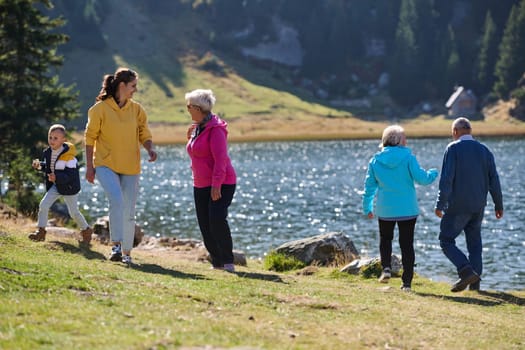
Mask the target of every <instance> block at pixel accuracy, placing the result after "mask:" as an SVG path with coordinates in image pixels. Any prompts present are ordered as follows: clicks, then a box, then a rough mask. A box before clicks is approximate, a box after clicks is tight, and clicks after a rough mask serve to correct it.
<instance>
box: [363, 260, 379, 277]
mask: <svg viewBox="0 0 525 350" xmlns="http://www.w3.org/2000/svg"><path fill="white" fill-rule="evenodd" d="M360 272H361V275H362V276H363V277H364V278H378V277H379V276H381V272H383V267H382V266H381V261H379V260H377V261H375V262H374V263H372V264H369V265H365V266H363V267H361V271H360Z"/></svg>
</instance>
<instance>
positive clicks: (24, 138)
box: [0, 0, 78, 190]
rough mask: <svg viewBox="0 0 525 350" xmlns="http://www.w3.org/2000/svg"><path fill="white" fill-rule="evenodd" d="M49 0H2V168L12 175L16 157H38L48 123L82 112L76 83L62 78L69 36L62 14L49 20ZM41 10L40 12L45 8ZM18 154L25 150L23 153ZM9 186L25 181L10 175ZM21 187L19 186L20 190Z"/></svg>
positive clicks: (0, 86)
mask: <svg viewBox="0 0 525 350" xmlns="http://www.w3.org/2000/svg"><path fill="white" fill-rule="evenodd" d="M45 8H48V9H50V8H52V4H51V1H49V0H0V23H1V27H0V77H1V78H0V148H1V149H2V152H0V171H1V172H2V173H3V174H8V173H9V168H10V162H11V160H12V159H15V158H16V159H18V161H19V162H20V161H21V159H24V158H26V159H27V170H28V171H31V170H32V169H31V165H30V157H34V156H36V155H38V156H40V152H38V153H37V149H38V147H39V143H42V142H45V141H46V140H47V130H48V128H49V126H50V124H52V123H55V122H57V121H59V120H68V119H72V118H74V117H76V116H77V115H78V102H77V99H76V94H74V93H72V87H63V86H62V85H61V84H59V82H58V77H57V76H56V70H57V69H58V68H59V67H60V66H61V65H62V62H63V58H62V57H61V56H58V55H57V54H56V49H57V47H58V45H60V44H63V43H65V42H66V40H67V37H66V36H65V35H63V34H60V33H57V32H56V30H57V28H59V27H61V26H62V25H63V24H64V20H63V19H62V18H57V19H50V18H49V17H46V16H44V14H43V13H42V10H43V9H45ZM41 9H42V10H41ZM20 152H21V153H22V154H20ZM10 182H11V184H20V186H22V185H23V184H22V183H20V182H19V181H17V179H10ZM17 190H18V189H17Z"/></svg>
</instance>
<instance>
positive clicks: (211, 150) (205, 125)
mask: <svg viewBox="0 0 525 350" xmlns="http://www.w3.org/2000/svg"><path fill="white" fill-rule="evenodd" d="M185 99H186V107H187V109H188V112H189V113H190V115H191V119H192V121H193V124H192V125H191V126H190V128H189V129H188V134H187V136H188V144H187V145H186V150H187V151H188V154H189V156H190V159H191V170H192V173H193V196H194V200H195V210H196V213H197V221H198V223H199V228H200V231H201V234H202V238H203V240H204V245H205V246H206V249H207V250H208V252H209V253H210V256H211V262H212V265H213V268H215V269H219V270H226V271H229V272H233V271H234V270H235V268H234V265H233V243H232V237H231V232H230V226H229V225H228V220H227V217H228V207H229V206H230V204H231V202H232V199H233V194H234V193H235V184H236V181H237V177H236V174H235V170H234V169H233V166H232V164H231V160H230V157H229V156H228V142H227V135H228V131H227V123H226V122H225V121H223V120H221V119H220V118H219V117H218V116H217V115H215V114H213V113H212V111H211V110H212V108H213V105H214V104H215V96H214V95H213V92H212V91H211V90H203V89H197V90H193V91H191V92H188V93H187V94H186V95H185Z"/></svg>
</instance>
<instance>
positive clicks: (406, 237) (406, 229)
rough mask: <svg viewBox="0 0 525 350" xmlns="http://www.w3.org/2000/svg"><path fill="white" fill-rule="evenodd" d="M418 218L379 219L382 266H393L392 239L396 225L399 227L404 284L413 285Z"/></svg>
mask: <svg viewBox="0 0 525 350" xmlns="http://www.w3.org/2000/svg"><path fill="white" fill-rule="evenodd" d="M416 220H417V219H416V218H414V219H411V220H403V221H386V220H381V219H379V220H378V221H379V253H380V255H381V266H382V267H383V269H384V268H385V267H390V268H391V267H392V240H393V239H394V227H395V226H396V223H397V227H398V228H399V247H400V248H401V262H402V263H403V275H402V276H401V279H402V280H403V285H404V286H411V285H412V278H413V277H414V262H415V260H416V256H415V253H414V230H415V227H416Z"/></svg>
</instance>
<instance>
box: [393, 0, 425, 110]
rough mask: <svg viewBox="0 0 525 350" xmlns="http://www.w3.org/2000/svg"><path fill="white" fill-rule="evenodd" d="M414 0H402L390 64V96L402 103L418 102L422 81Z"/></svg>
mask: <svg viewBox="0 0 525 350" xmlns="http://www.w3.org/2000/svg"><path fill="white" fill-rule="evenodd" d="M414 2H415V0H403V1H402V3H401V10H400V12H399V23H398V26H397V30H396V39H395V48H394V54H393V59H392V61H391V65H390V69H389V71H390V76H391V80H390V85H389V89H390V96H392V98H393V99H394V100H396V101H397V102H398V103H400V104H402V105H411V104H413V103H417V102H419V100H420V98H421V94H422V82H421V79H420V75H419V69H418V67H419V61H418V57H419V54H418V48H417V43H416V34H415V31H416V23H417V12H416V6H415V3H414Z"/></svg>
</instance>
